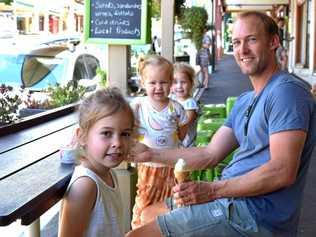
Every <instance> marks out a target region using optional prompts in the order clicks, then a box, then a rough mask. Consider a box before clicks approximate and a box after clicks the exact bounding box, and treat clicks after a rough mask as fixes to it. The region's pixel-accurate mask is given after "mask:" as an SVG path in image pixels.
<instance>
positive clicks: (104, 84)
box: [96, 67, 107, 88]
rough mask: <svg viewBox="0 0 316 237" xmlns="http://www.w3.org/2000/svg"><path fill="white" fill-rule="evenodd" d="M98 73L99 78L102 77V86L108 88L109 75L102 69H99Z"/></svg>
mask: <svg viewBox="0 0 316 237" xmlns="http://www.w3.org/2000/svg"><path fill="white" fill-rule="evenodd" d="M96 73H97V76H99V77H100V82H99V84H100V86H101V87H103V88H105V87H107V74H106V71H105V70H103V69H101V68H100V67H98V68H97V70H96Z"/></svg>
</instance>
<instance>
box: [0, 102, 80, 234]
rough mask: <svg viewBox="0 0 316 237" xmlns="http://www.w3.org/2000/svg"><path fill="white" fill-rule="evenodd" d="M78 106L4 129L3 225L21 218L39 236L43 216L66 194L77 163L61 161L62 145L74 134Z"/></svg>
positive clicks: (0, 132)
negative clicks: (60, 150) (66, 163)
mask: <svg viewBox="0 0 316 237" xmlns="http://www.w3.org/2000/svg"><path fill="white" fill-rule="evenodd" d="M74 111H75V106H74V105H71V106H68V107H66V108H63V109H57V110H53V111H52V112H48V113H45V114H44V115H42V116H40V117H38V116H33V117H32V118H29V119H26V120H25V121H23V122H21V123H18V124H13V125H10V126H5V127H2V128H0V167H1V168H0V190H1V191H0V200H1V205H0V226H6V225H9V224H11V223H12V222H14V221H16V220H18V219H20V220H21V224H22V225H30V227H29V230H30V233H32V236H39V235H40V234H39V231H40V228H39V227H40V226H39V217H40V216H41V215H42V214H43V213H44V212H46V211H47V210H48V209H49V208H51V207H52V206H53V205H55V204H56V203H57V202H58V201H59V200H60V199H61V198H62V197H63V194H64V192H65V190H66V187H67V185H68V182H69V181H70V178H71V174H72V172H73V168H74V166H73V165H65V164H61V163H60V156H59V148H60V147H62V146H63V145H65V144H67V143H68V142H69V141H70V140H71V137H72V136H73V132H74V128H75V126H76V123H77V116H76V113H75V112H74Z"/></svg>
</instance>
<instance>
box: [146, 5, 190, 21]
mask: <svg viewBox="0 0 316 237" xmlns="http://www.w3.org/2000/svg"><path fill="white" fill-rule="evenodd" d="M184 3H185V0H175V2H174V15H175V16H177V17H180V16H181V14H182V10H183V9H184ZM149 6H150V10H151V16H152V17H154V18H157V19H159V18H160V16H161V14H160V9H161V0H149Z"/></svg>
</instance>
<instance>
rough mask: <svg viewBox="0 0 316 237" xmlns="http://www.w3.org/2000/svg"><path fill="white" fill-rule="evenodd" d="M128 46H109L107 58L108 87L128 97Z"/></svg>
mask: <svg viewBox="0 0 316 237" xmlns="http://www.w3.org/2000/svg"><path fill="white" fill-rule="evenodd" d="M127 50H128V49H127V45H109V46H108V58H107V62H106V64H107V72H108V85H109V86H115V87H118V88H120V90H121V92H122V93H123V95H127Z"/></svg>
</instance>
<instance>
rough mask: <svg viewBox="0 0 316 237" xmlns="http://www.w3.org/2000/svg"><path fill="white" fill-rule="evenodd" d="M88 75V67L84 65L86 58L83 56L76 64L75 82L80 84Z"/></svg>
mask: <svg viewBox="0 0 316 237" xmlns="http://www.w3.org/2000/svg"><path fill="white" fill-rule="evenodd" d="M87 76H88V73H87V71H86V67H85V64H84V57H83V55H81V56H79V57H78V58H77V60H76V63H75V69H74V74H73V80H74V81H75V82H78V81H79V80H80V79H84V78H87Z"/></svg>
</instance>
